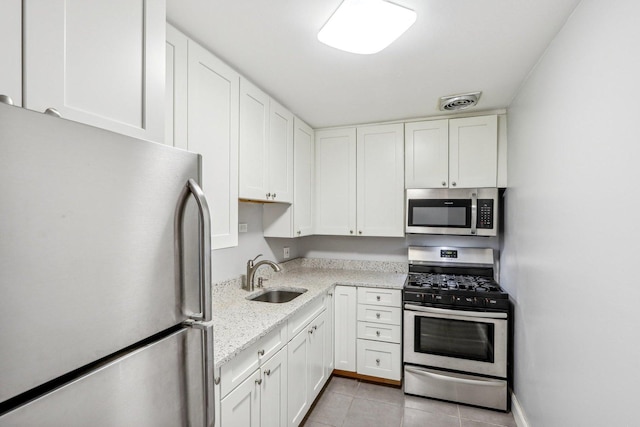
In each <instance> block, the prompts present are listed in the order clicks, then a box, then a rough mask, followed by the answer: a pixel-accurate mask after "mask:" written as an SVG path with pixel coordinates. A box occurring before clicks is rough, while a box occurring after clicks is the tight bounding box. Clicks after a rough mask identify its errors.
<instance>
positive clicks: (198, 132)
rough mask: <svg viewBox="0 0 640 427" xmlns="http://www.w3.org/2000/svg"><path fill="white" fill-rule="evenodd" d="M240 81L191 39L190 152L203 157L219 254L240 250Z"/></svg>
mask: <svg viewBox="0 0 640 427" xmlns="http://www.w3.org/2000/svg"><path fill="white" fill-rule="evenodd" d="M239 85H240V76H239V75H238V73H236V72H235V71H234V70H233V69H231V68H230V67H229V66H228V65H226V64H225V63H224V62H222V61H220V60H219V59H218V58H216V57H215V56H213V55H212V54H211V53H209V52H208V51H206V50H205V49H203V48H202V47H201V46H200V45H198V44H196V43H195V42H193V41H192V40H189V73H188V86H189V89H188V142H187V145H188V149H189V151H192V152H194V153H200V154H201V155H202V164H203V165H202V166H203V167H202V189H203V191H204V193H205V195H206V196H207V200H208V202H209V209H210V210H211V218H212V222H211V234H212V236H211V245H212V247H213V249H218V248H227V247H231V246H237V245H238V111H239V107H238V103H239V93H240V92H239V90H240V89H239Z"/></svg>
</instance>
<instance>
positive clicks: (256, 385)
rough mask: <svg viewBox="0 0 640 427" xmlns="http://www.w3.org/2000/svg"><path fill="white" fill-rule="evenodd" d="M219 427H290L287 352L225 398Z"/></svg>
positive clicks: (257, 370)
mask: <svg viewBox="0 0 640 427" xmlns="http://www.w3.org/2000/svg"><path fill="white" fill-rule="evenodd" d="M220 407H221V409H220V412H221V414H220V418H219V421H218V423H219V424H218V425H219V426H220V425H222V426H224V427H248V426H251V427H257V426H259V427H285V426H286V425H287V349H286V348H282V349H280V350H279V351H278V352H277V353H276V354H275V355H274V356H273V357H271V358H270V359H269V360H268V361H267V362H266V363H264V364H263V365H262V366H260V369H256V370H255V371H253V372H252V373H251V375H249V377H248V378H246V379H245V380H244V381H243V382H242V383H240V385H238V386H237V387H236V388H234V389H233V391H231V392H230V393H229V394H227V395H226V396H225V397H223V398H222V402H221V405H220Z"/></svg>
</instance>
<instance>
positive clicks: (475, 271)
mask: <svg viewBox="0 0 640 427" xmlns="http://www.w3.org/2000/svg"><path fill="white" fill-rule="evenodd" d="M404 297H405V302H410V303H419V304H421V305H425V306H440V307H446V308H459V309H463V310H464V309H467V310H469V309H473V310H480V311H483V310H506V309H508V308H509V295H508V294H507V293H506V292H505V291H504V290H503V289H502V288H501V287H500V286H499V285H498V283H497V282H496V280H495V279H494V258H493V250H491V249H477V248H451V247H418V246H411V247H409V275H408V277H407V282H406V284H405V290H404Z"/></svg>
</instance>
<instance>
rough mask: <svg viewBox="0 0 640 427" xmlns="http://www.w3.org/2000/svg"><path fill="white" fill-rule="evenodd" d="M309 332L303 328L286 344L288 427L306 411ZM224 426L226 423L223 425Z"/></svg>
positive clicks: (297, 420) (297, 422)
mask: <svg viewBox="0 0 640 427" xmlns="http://www.w3.org/2000/svg"><path fill="white" fill-rule="evenodd" d="M308 335H309V332H308V331H307V329H303V330H302V331H300V332H299V333H298V335H296V336H295V337H293V339H292V340H291V341H289V344H287V361H288V366H287V389H288V391H287V412H288V416H287V420H288V426H289V427H296V426H298V425H299V424H300V422H301V421H302V419H303V418H304V416H305V415H306V413H307V410H308V409H309V407H310V405H311V402H310V401H309V388H310V385H309V378H308V376H307V365H308V364H309V338H308ZM225 427H226V425H225Z"/></svg>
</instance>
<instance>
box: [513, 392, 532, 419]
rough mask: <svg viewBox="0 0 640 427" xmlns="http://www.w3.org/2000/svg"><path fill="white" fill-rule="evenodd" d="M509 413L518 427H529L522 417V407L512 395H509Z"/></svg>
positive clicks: (523, 416)
mask: <svg viewBox="0 0 640 427" xmlns="http://www.w3.org/2000/svg"><path fill="white" fill-rule="evenodd" d="M511 413H512V414H513V418H514V419H515V420H516V425H517V426H518V427H529V423H528V422H527V418H526V417H525V415H524V411H523V410H522V406H520V402H518V399H516V395H515V394H513V393H511Z"/></svg>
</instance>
